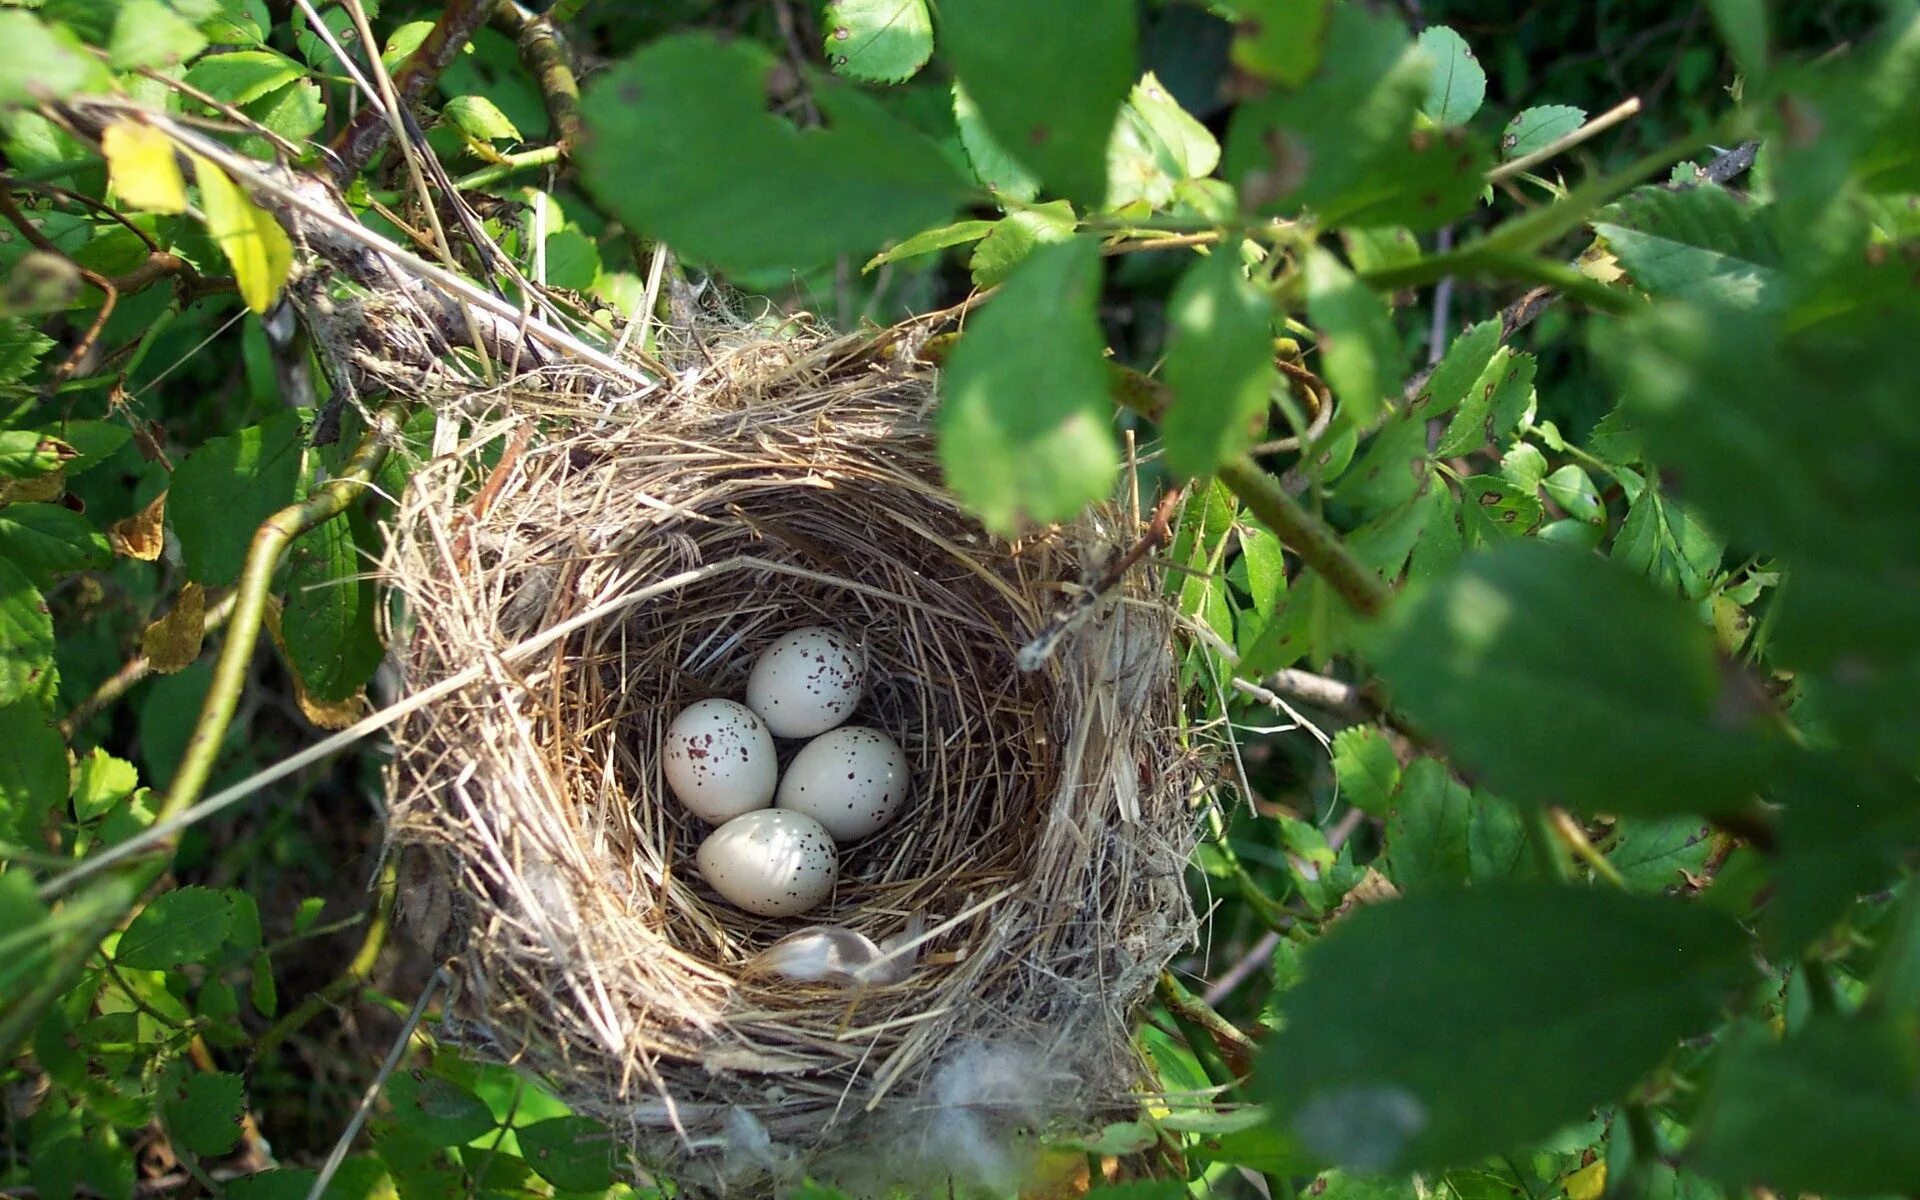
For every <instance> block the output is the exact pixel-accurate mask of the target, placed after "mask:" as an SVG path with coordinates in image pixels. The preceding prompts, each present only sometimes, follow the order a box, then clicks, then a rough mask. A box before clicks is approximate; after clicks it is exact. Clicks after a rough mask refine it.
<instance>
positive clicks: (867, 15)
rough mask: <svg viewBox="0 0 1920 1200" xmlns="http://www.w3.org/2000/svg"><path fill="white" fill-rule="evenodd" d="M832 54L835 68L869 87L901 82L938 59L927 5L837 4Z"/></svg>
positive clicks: (832, 12) (904, 0) (831, 25)
mask: <svg viewBox="0 0 1920 1200" xmlns="http://www.w3.org/2000/svg"><path fill="white" fill-rule="evenodd" d="M824 24H825V26H826V30H827V44H826V55H827V61H828V62H829V63H831V64H833V69H834V70H835V71H837V72H839V73H840V74H842V75H845V76H846V77H847V78H849V79H858V80H861V81H863V82H866V83H900V82H902V81H903V80H906V79H910V78H912V76H913V74H914V73H915V72H916V71H918V70H919V69H920V68H921V67H924V66H926V65H927V59H929V58H931V57H933V18H932V17H931V16H930V15H929V14H928V13H927V3H926V0H834V3H832V4H829V5H827V15H826V21H825V22H824Z"/></svg>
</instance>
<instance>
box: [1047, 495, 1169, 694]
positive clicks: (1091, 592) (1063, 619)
mask: <svg viewBox="0 0 1920 1200" xmlns="http://www.w3.org/2000/svg"><path fill="white" fill-rule="evenodd" d="M1185 492H1186V488H1185V487H1177V488H1173V489H1172V490H1170V491H1168V492H1167V493H1166V495H1164V496H1161V497H1160V502H1159V503H1158V504H1156V505H1155V506H1154V509H1153V517H1152V518H1151V519H1150V520H1149V521H1148V522H1147V528H1146V531H1145V532H1143V533H1142V534H1141V535H1140V536H1139V538H1137V539H1136V540H1135V541H1134V543H1133V545H1132V546H1129V547H1128V548H1127V551H1126V553H1124V554H1122V555H1121V556H1120V557H1119V558H1116V559H1114V560H1113V562H1112V563H1110V564H1108V566H1107V569H1106V570H1105V571H1103V572H1101V575H1100V578H1099V579H1098V580H1096V581H1095V582H1094V583H1093V584H1092V585H1091V586H1089V587H1087V588H1085V589H1083V590H1082V591H1081V592H1080V594H1079V595H1077V596H1075V597H1074V598H1073V600H1072V602H1071V603H1069V604H1068V605H1067V606H1066V607H1065V608H1063V609H1061V610H1060V611H1059V612H1057V613H1055V614H1053V618H1052V619H1051V620H1049V621H1048V622H1047V624H1046V627H1045V628H1044V629H1042V630H1041V631H1040V632H1039V633H1037V634H1035V635H1034V637H1033V640H1032V641H1030V642H1028V643H1027V644H1026V645H1024V646H1022V647H1020V653H1019V654H1018V655H1017V656H1016V657H1015V659H1014V661H1015V663H1016V664H1018V666H1019V667H1020V669H1021V670H1022V671H1034V670H1038V669H1039V667H1040V664H1041V663H1043V662H1045V661H1046V660H1047V656H1048V655H1050V654H1052V653H1053V650H1054V647H1056V646H1058V645H1059V644H1060V639H1061V638H1064V637H1065V636H1066V635H1067V634H1068V633H1070V632H1072V630H1073V629H1074V627H1075V626H1077V625H1079V624H1080V622H1082V621H1084V620H1086V619H1087V614H1089V613H1091V612H1092V611H1093V610H1094V608H1095V607H1096V606H1097V605H1098V604H1099V603H1100V601H1101V599H1102V598H1103V597H1105V596H1106V595H1107V594H1108V593H1110V592H1112V591H1113V589H1114V588H1117V587H1119V586H1120V582H1121V581H1122V580H1124V579H1125V578H1126V577H1127V572H1128V571H1131V570H1133V568H1134V566H1135V565H1136V564H1137V563H1139V561H1140V560H1141V559H1143V558H1145V557H1146V556H1147V555H1148V554H1149V553H1151V552H1152V551H1153V550H1154V549H1156V548H1157V547H1160V546H1163V545H1165V544H1166V542H1167V539H1168V538H1169V537H1170V536H1171V534H1172V521H1173V506H1174V505H1176V504H1178V503H1179V502H1180V497H1181V496H1182V495H1183V494H1184V493H1185Z"/></svg>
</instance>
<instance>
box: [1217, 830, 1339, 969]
mask: <svg viewBox="0 0 1920 1200" xmlns="http://www.w3.org/2000/svg"><path fill="white" fill-rule="evenodd" d="M1355 811H1358V810H1355ZM1281 940H1282V938H1281V934H1280V932H1279V931H1278V930H1274V929H1269V930H1267V931H1266V932H1265V933H1263V934H1261V935H1260V937H1259V938H1258V939H1257V940H1256V941H1255V942H1254V943H1253V945H1251V946H1249V947H1247V952H1246V953H1245V954H1242V955H1241V956H1240V957H1239V958H1238V959H1237V960H1236V961H1235V962H1234V964H1233V965H1232V966H1231V967H1228V968H1227V969H1226V970H1225V971H1222V972H1221V973H1220V977H1219V978H1218V979H1215V980H1214V981H1213V982H1212V983H1210V984H1208V985H1207V990H1206V993H1205V994H1204V995H1202V996H1201V997H1200V998H1201V999H1202V1000H1204V1001H1206V1002H1207V1003H1208V1004H1218V1003H1220V1002H1221V1001H1222V1000H1225V999H1226V998H1227V997H1228V996H1231V995H1233V992H1234V989H1235V988H1238V987H1239V986H1240V985H1241V984H1243V983H1245V982H1246V981H1247V980H1248V978H1250V977H1251V976H1252V975H1253V974H1254V973H1255V972H1257V971H1259V970H1260V969H1261V968H1262V967H1264V966H1266V965H1267V964H1268V963H1269V962H1270V961H1271V960H1272V958H1273V952H1274V951H1275V950H1278V949H1279V948H1280V942H1281Z"/></svg>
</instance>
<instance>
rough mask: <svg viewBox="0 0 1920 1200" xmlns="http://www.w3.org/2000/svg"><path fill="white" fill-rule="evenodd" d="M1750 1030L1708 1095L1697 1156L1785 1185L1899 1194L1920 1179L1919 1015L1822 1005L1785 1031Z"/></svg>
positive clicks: (1708, 1164)
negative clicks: (1851, 1012)
mask: <svg viewBox="0 0 1920 1200" xmlns="http://www.w3.org/2000/svg"><path fill="white" fill-rule="evenodd" d="M1742 1032H1743V1036H1742V1037H1741V1038H1740V1039H1739V1040H1738V1041H1737V1042H1736V1043H1735V1044H1734V1045H1732V1046H1730V1047H1729V1048H1728V1049H1727V1052H1726V1061H1725V1062H1724V1063H1723V1064H1721V1067H1720V1070H1719V1073H1718V1076H1717V1077H1716V1078H1715V1079H1714V1081H1713V1083H1712V1085H1711V1087H1710V1088H1709V1089H1708V1091H1707V1095H1706V1097H1705V1099H1704V1100H1703V1101H1702V1104H1701V1108H1700V1115H1699V1119H1698V1121H1697V1122H1696V1124H1695V1127H1694V1131H1693V1137H1692V1139H1691V1140H1690V1141H1689V1142H1688V1143H1687V1148H1686V1163H1687V1165H1688V1166H1690V1167H1691V1168H1693V1169H1694V1170H1697V1171H1699V1172H1700V1173H1702V1174H1704V1175H1706V1176H1708V1177H1710V1178H1714V1179H1718V1180H1719V1181H1721V1182H1722V1183H1725V1184H1727V1185H1728V1186H1730V1187H1736V1188H1742V1189H1744V1188H1746V1187H1747V1185H1749V1184H1755V1185H1758V1184H1764V1185H1765V1186H1766V1187H1768V1188H1770V1189H1778V1191H1779V1193H1780V1194H1782V1195H1793V1194H1811V1193H1819V1194H1821V1195H1829V1196H1832V1195H1839V1196H1871V1195H1882V1194H1893V1193H1901V1192H1906V1191H1909V1190H1911V1189H1912V1188H1913V1187H1914V1185H1915V1184H1916V1182H1920V1137H1916V1136H1915V1131H1916V1130H1920V1070H1917V1069H1916V1062H1915V1054H1914V1045H1913V1034H1912V1029H1911V1027H1910V1026H1909V1025H1905V1024H1903V1023H1901V1022H1899V1021H1894V1020H1885V1019H1881V1020H1874V1019H1871V1018H1868V1017H1864V1016H1861V1017H1852V1018H1848V1017H1843V1016H1839V1015H1835V1014H1831V1013H1821V1014H1816V1015H1815V1016H1813V1017H1812V1018H1811V1019H1809V1020H1808V1022H1807V1023H1806V1024H1805V1025H1804V1026H1802V1027H1801V1028H1800V1029H1799V1030H1797V1031H1796V1032H1795V1033H1794V1034H1793V1036H1791V1037H1789V1038H1787V1039H1786V1040H1785V1041H1782V1042H1772V1041H1770V1040H1768V1039H1767V1038H1765V1037H1764V1036H1763V1035H1761V1034H1760V1033H1758V1031H1755V1030H1752V1029H1747V1030H1744V1031H1742Z"/></svg>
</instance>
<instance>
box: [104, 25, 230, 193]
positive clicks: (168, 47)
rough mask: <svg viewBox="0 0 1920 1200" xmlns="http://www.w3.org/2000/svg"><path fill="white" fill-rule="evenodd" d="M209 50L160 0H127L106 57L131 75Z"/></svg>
mask: <svg viewBox="0 0 1920 1200" xmlns="http://www.w3.org/2000/svg"><path fill="white" fill-rule="evenodd" d="M206 48H207V39H206V38H205V37H203V36H202V35H201V33H200V31H199V30H198V29H195V28H194V27H193V25H192V23H190V22H189V21H187V20H186V19H185V18H183V17H181V16H180V15H179V14H178V13H175V12H174V11H173V9H171V8H169V7H168V6H167V5H165V4H163V3H161V2H160V0H126V3H125V4H124V5H122V6H121V8H120V15H119V16H118V17H117V18H115V20H114V22H113V41H112V42H111V43H110V44H109V45H108V48H107V57H108V58H109V59H110V60H111V61H112V63H113V65H114V68H115V69H116V70H121V71H132V70H137V69H139V68H141V67H171V66H177V65H178V64H180V63H183V62H186V61H187V60H188V59H190V58H192V57H193V56H194V55H196V54H198V53H200V52H201V51H202V50H204V49H206ZM170 211H173V212H179V211H180V210H179V209H172V210H170Z"/></svg>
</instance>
